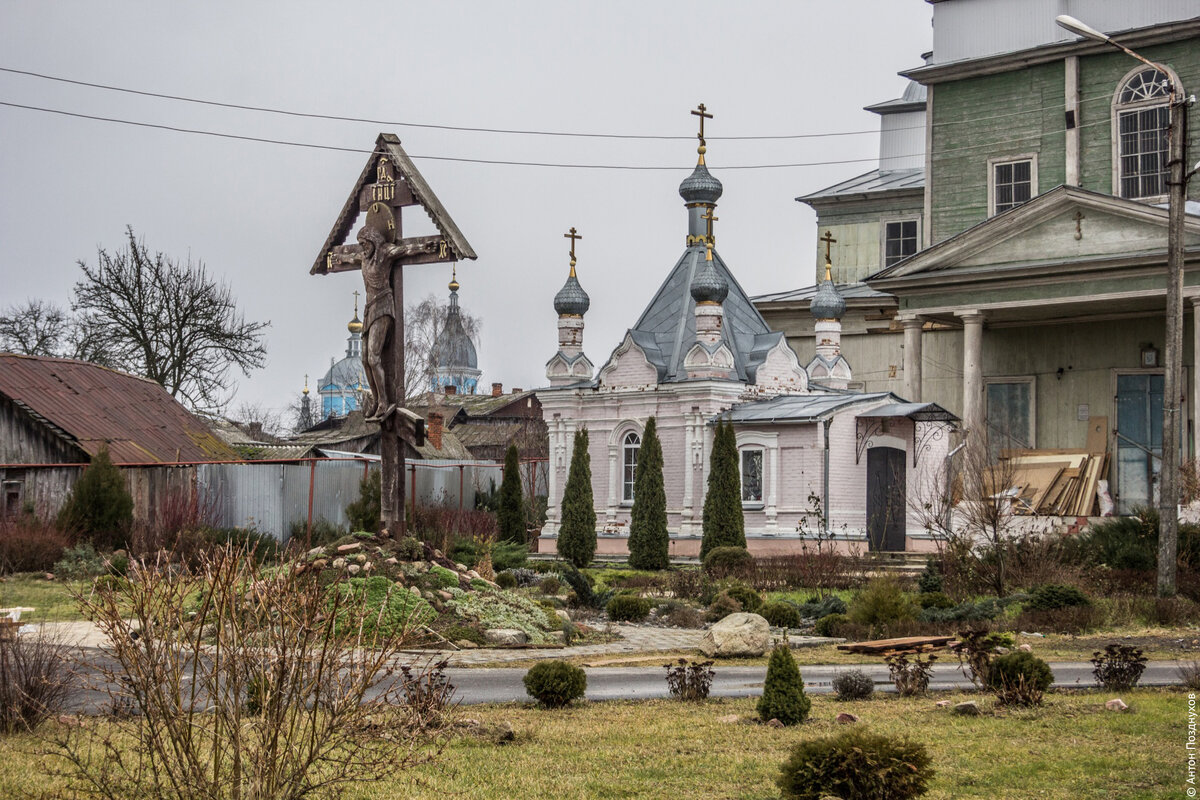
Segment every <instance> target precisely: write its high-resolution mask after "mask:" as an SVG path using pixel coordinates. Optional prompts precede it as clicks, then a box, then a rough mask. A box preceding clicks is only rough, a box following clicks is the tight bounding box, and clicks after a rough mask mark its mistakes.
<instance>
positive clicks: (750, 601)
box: [725, 583, 763, 614]
mask: <svg viewBox="0 0 1200 800" xmlns="http://www.w3.org/2000/svg"><path fill="white" fill-rule="evenodd" d="M725 594H727V595H729V596H730V597H732V598H733V599H734V600H737V601H738V602H739V603H741V604H742V611H749V612H750V613H753V614H757V613H758V609H759V608H761V607H762V604H763V599H762V595H761V594H759V593H758V592H756V591H754V590H753V589H751V588H750V587H749V586H747V585H745V584H744V583H734V584H731V585H729V586H728V587H726V589H725Z"/></svg>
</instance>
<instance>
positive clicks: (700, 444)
mask: <svg viewBox="0 0 1200 800" xmlns="http://www.w3.org/2000/svg"><path fill="white" fill-rule="evenodd" d="M699 152H700V158H699V161H698V163H697V165H696V169H695V170H694V171H693V172H692V174H691V175H690V176H688V178H687V179H686V180H684V181H683V183H682V184H680V186H679V194H680V195H681V196H682V197H683V200H684V204H685V206H686V208H687V215H688V230H687V239H686V246H685V249H684V252H683V255H682V256H681V257H680V258H679V260H678V261H677V262H676V264H675V266H674V267H673V268H672V269H671V270H670V272H669V273H668V274H667V276H666V279H665V280H664V281H663V283H662V286H661V287H660V288H659V290H658V292H657V293H656V294H655V296H654V298H653V299H652V300H651V301H650V304H649V305H648V306H647V307H646V310H645V311H643V312H642V315H641V317H640V318H639V319H638V320H637V322H636V323H635V324H634V325H633V327H632V328H630V329H629V331H628V332H627V333H626V334H625V338H624V339H623V340H622V341H621V342H620V344H618V345H617V347H616V349H615V350H613V352H612V354H611V355H610V356H609V357H608V359H607V360H606V361H605V362H604V364H603V366H601V367H600V369H599V371H598V372H596V373H595V374H594V375H593V372H594V367H593V365H592V362H591V361H590V360H589V359H588V358H587V356H586V355H584V352H583V331H584V319H583V318H584V314H585V313H587V311H588V309H589V306H590V301H589V299H588V296H587V293H586V292H584V290H583V287H582V286H581V285H580V283H579V280H578V278H577V276H576V273H575V260H574V258H573V257H572V260H571V271H570V275H569V277H568V278H567V282H566V284H565V285H564V286H563V288H562V290H561V291H560V292H559V293H558V295H556V297H555V299H554V309H555V311H556V312H557V313H558V332H559V334H558V338H559V348H558V352H557V353H555V355H554V356H553V358H551V359H550V361H549V362H548V363H547V365H546V376H547V378H548V379H549V381H550V387H549V388H547V389H539V390H538V391H537V395H538V398H539V399H540V400H541V403H542V408H543V414H544V418H545V420H546V423H547V426H548V427H549V433H550V468H549V511H548V518H547V523H546V525H545V527H544V528H543V531H542V535H541V538H540V540H539V543H538V549H539V550H540V551H542V552H554V551H555V549H556V540H557V536H558V527H559V521H560V519H561V516H560V513H561V503H562V492H563V487H564V486H565V485H566V480H567V470H568V468H569V466H570V463H571V450H572V445H573V441H574V434H575V431H576V430H577V429H579V428H582V427H586V428H587V429H588V433H589V441H590V450H591V452H590V455H591V468H592V484H593V485H592V491H593V496H594V500H595V503H596V517H597V527H598V528H599V536H598V547H597V552H598V553H625V552H627V548H626V542H627V539H628V529H629V516H630V510H631V508H632V505H633V478H634V469H635V466H636V464H637V456H638V449H639V447H640V446H641V439H642V433H643V429H644V427H645V424H646V421H647V420H648V419H649V418H650V417H652V416H653V417H655V418H657V424H658V435H659V438H660V439H661V441H662V449H663V462H664V480H665V488H666V495H667V519H668V527H669V529H670V532H671V554H672V555H681V556H683V555H696V554H698V553H699V551H700V537H701V517H702V509H703V506H704V492H705V488H706V486H707V479H708V462H709V454H710V451H711V448H712V435H713V425H714V423H715V422H716V421H717V420H718V419H726V420H729V421H731V422H732V423H733V426H734V429H735V431H736V433H737V446H738V454H739V464H740V467H741V483H742V508H743V511H744V512H745V520H746V539H747V544H748V546H749V548H750V551H751V552H752V553H755V554H759V555H766V554H780V553H789V552H796V551H798V550H799V549H800V546H801V543H802V542H804V541H805V540H809V541H810V542H811V540H813V539H814V538H815V537H817V536H818V535H820V536H823V537H826V538H829V539H832V540H833V541H835V542H836V543H837V544H838V546H839V547H841V548H842V549H847V548H849V547H852V546H857V547H858V548H859V549H863V550H865V549H868V548H869V549H879V550H926V549H932V546H933V543H932V541H931V539H930V537H929V534H928V533H927V532H926V531H924V530H923V529H922V528H921V525H920V522H919V520H918V519H917V517H916V515H915V514H914V513H913V512H912V510H911V509H912V508H913V507H914V504H915V503H916V502H917V500H918V498H920V497H922V496H924V495H925V494H926V493H928V492H930V491H932V490H933V484H934V482H935V480H936V479H937V476H938V475H939V474H940V473H941V472H942V469H941V468H942V464H943V461H944V459H945V458H946V455H947V453H948V452H949V445H950V440H951V431H952V429H953V426H954V422H955V421H956V420H955V418H954V416H953V415H951V414H949V413H948V412H946V411H945V410H943V409H942V408H940V407H939V406H937V405H934V404H932V403H906V402H904V401H903V400H902V399H900V398H898V397H896V396H895V395H893V394H890V393H873V394H864V393H861V392H855V391H851V390H849V389H848V388H847V386H848V385H849V383H850V381H851V379H852V374H851V369H850V364H849V363H847V362H846V359H845V358H844V357H842V355H841V353H840V344H839V339H840V333H841V317H842V314H843V313H844V311H845V307H846V304H845V301H844V300H843V298H842V297H841V296H840V295H839V294H838V292H837V290H836V289H835V288H834V284H833V282H832V280H830V279H829V278H828V277H827V278H826V280H825V282H824V283H823V284H822V285H821V288H820V291H819V292H818V294H817V296H816V298H815V299H814V300H813V303H812V313H813V315H814V317H816V318H817V330H818V343H817V347H816V349H817V352H816V353H815V354H814V355H813V356H812V357H811V359H809V360H808V361H807V363H804V364H802V362H801V359H800V358H799V357H798V356H797V354H796V353H795V352H794V351H793V350H792V348H791V347H790V346H789V345H788V343H787V340H786V339H785V338H784V335H783V334H782V333H780V332H777V331H771V330H770V329H769V328H768V327H767V324H766V322H764V321H763V318H762V316H761V315H760V314H759V313H758V310H757V309H756V308H755V307H754V305H753V304H752V303H751V302H750V300H749V298H748V297H747V296H746V293H745V292H744V291H743V290H742V287H741V286H740V285H738V282H737V279H736V278H735V277H734V275H733V273H732V271H731V270H730V269H729V267H728V266H727V265H726V263H725V261H724V260H723V259H722V258H721V257H720V255H719V254H718V253H717V252H716V249H715V246H714V244H715V239H714V236H713V229H712V223H713V209H715V208H716V204H717V200H718V198H720V196H721V192H722V186H721V182H720V181H718V180H717V179H716V178H715V177H713V176H712V174H710V173H709V171H708V168H707V167H706V166H705V161H704V154H705V146H704V140H703V138H701V146H700V150H699ZM572 233H574V231H572ZM573 252H574V250H573V248H572V253H573ZM822 509H825V510H827V513H823V512H822Z"/></svg>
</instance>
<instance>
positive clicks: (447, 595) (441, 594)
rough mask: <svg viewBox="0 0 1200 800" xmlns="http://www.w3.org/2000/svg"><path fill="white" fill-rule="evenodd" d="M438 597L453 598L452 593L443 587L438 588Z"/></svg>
mask: <svg viewBox="0 0 1200 800" xmlns="http://www.w3.org/2000/svg"><path fill="white" fill-rule="evenodd" d="M438 597H440V598H442V599H443V600H453V599H454V595H452V594H450V593H449V592H447V591H446V590H445V589H439V590H438Z"/></svg>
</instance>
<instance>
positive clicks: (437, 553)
mask: <svg viewBox="0 0 1200 800" xmlns="http://www.w3.org/2000/svg"><path fill="white" fill-rule="evenodd" d="M433 557H434V558H445V556H444V555H442V551H441V550H434V551H433Z"/></svg>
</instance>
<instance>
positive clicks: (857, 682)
mask: <svg viewBox="0 0 1200 800" xmlns="http://www.w3.org/2000/svg"><path fill="white" fill-rule="evenodd" d="M833 693H834V694H835V695H837V699H838V700H866V699H867V698H868V697H870V696H871V695H873V694H875V681H873V680H871V676H870V675H868V674H867V673H865V672H863V671H862V670H861V669H848V670H844V671H839V672H837V673H835V674H834V676H833Z"/></svg>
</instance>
